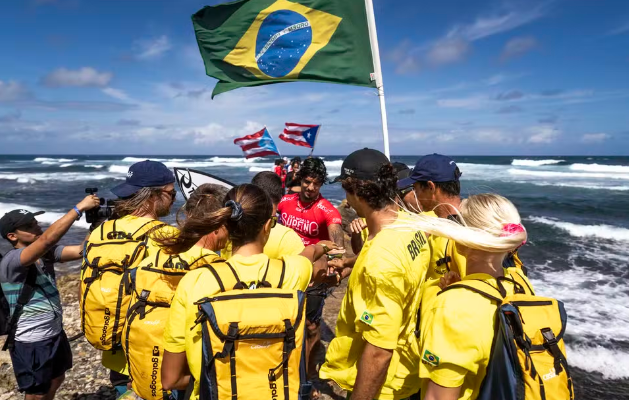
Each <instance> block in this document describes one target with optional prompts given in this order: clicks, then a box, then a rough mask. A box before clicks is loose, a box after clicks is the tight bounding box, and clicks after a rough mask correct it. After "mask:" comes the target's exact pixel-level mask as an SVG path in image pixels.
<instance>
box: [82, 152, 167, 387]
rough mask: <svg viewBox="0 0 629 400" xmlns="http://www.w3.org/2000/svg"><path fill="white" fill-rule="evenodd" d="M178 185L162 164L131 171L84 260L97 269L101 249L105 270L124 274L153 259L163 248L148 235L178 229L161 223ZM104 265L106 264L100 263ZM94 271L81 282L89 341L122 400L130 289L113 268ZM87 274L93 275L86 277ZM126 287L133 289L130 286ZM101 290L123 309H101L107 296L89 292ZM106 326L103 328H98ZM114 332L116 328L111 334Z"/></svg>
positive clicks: (138, 166) (142, 165)
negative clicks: (123, 340) (96, 251)
mask: <svg viewBox="0 0 629 400" xmlns="http://www.w3.org/2000/svg"><path fill="white" fill-rule="evenodd" d="M174 182H175V176H174V174H173V173H172V172H171V171H170V170H169V169H168V168H167V167H166V166H165V165H164V164H162V163H160V162H156V161H149V160H146V161H142V162H138V163H135V164H133V165H131V167H129V171H128V173H127V178H126V180H125V182H124V183H122V184H120V185H118V186H116V187H114V188H113V189H111V192H112V193H113V194H114V195H116V196H117V197H118V198H119V200H116V201H114V210H113V215H112V217H111V218H110V220H109V221H106V222H104V223H103V224H102V225H101V226H99V227H98V228H97V229H95V230H94V231H93V232H92V234H91V235H90V238H89V239H88V243H87V247H86V248H87V249H88V250H87V254H86V260H91V262H95V264H98V263H99V261H98V260H94V259H93V257H92V256H91V254H90V251H91V249H95V248H100V249H101V251H103V252H105V253H106V256H107V261H106V262H105V263H106V264H110V265H112V266H113V265H115V266H118V267H120V266H126V267H124V268H123V269H126V268H127V267H128V264H129V260H136V261H137V262H139V261H141V259H145V258H147V257H151V256H155V254H156V253H157V251H158V249H159V246H158V245H157V243H155V242H154V241H153V240H152V239H151V238H150V234H152V233H153V232H156V231H157V230H159V231H160V232H161V231H162V229H163V230H164V231H167V230H168V229H175V228H174V227H170V226H166V224H164V223H160V222H159V218H162V217H166V216H168V214H170V209H171V207H172V205H173V204H174V202H175V198H176V191H175V186H174ZM124 241H134V243H139V245H140V246H142V247H141V248H142V249H143V250H142V252H140V251H139V248H135V249H131V250H129V248H128V247H125V246H124V245H121V244H120V243H121V242H124ZM105 247H107V248H108V250H107V251H105V250H102V249H104V248H105ZM136 250H137V252H136ZM139 254H141V255H139ZM100 262H101V263H102V262H103V261H102V260H100ZM84 264H85V263H84ZM84 267H86V266H85V265H84ZM92 267H93V266H92V265H89V266H87V268H84V270H83V271H84V272H83V273H82V276H81V280H82V286H81V298H82V299H84V300H83V302H82V305H81V308H82V310H81V312H82V316H83V317H82V323H83V330H84V332H85V336H86V339H87V340H88V341H89V342H90V343H91V344H92V345H94V346H95V347H96V348H99V349H101V350H103V358H102V364H103V366H104V367H106V368H107V369H109V370H110V381H111V384H112V386H114V387H115V388H116V391H117V392H118V395H122V394H123V393H125V392H126V391H127V384H128V383H129V372H128V366H127V361H126V359H125V354H124V352H123V351H122V348H121V344H120V335H119V334H120V332H119V330H120V329H122V326H123V325H124V315H123V314H124V313H125V312H126V309H124V306H123V300H124V301H127V302H128V301H130V291H129V289H128V286H127V288H123V287H124V285H122V284H121V281H120V279H121V278H120V277H121V276H122V275H121V274H120V273H119V274H116V273H111V274H110V273H108V270H110V269H111V268H112V267H107V266H100V267H99V266H98V265H94V267H95V268H92ZM88 270H90V271H91V272H92V274H95V275H91V276H88V275H89V272H87V271H88ZM116 279H117V280H116ZM94 282H95V283H94ZM122 282H126V284H129V282H127V281H122ZM97 284H98V285H101V286H100V288H101V289H100V290H101V291H102V292H103V293H106V294H107V295H108V296H113V298H114V299H120V300H117V303H118V304H119V305H118V306H116V300H114V302H113V303H114V305H113V306H111V304H109V303H108V304H104V303H99V299H102V301H107V298H108V297H107V296H103V295H95V296H93V297H92V296H90V293H88V291H90V290H92V291H94V290H97ZM90 299H92V300H90ZM94 299H96V300H94ZM109 299H111V298H109ZM103 309H105V310H106V312H109V313H110V315H108V318H107V319H106V320H105V319H104V317H103V318H96V317H95V315H100V314H98V313H99V312H100V313H101V314H102V310H103ZM123 309H124V310H123ZM100 316H101V317H102V315H100ZM103 321H106V322H103ZM103 323H104V325H98V324H103ZM112 326H114V328H113V331H112ZM94 332H96V333H97V334H96V338H95V339H94V338H93V337H92V336H94ZM99 332H106V334H103V335H104V337H103V341H104V343H106V344H107V347H105V346H102V347H99V343H98V342H99V341H100V340H101V338H100V335H99V334H98V333H99Z"/></svg>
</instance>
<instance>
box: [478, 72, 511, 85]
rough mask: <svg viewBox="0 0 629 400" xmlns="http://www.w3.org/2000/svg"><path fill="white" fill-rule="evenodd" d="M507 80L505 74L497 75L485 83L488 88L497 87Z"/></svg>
mask: <svg viewBox="0 0 629 400" xmlns="http://www.w3.org/2000/svg"><path fill="white" fill-rule="evenodd" d="M506 80H507V76H506V75H505V74H496V75H493V76H490V77H489V78H487V79H485V80H484V81H483V82H484V83H485V84H486V85H487V86H496V85H500V84H501V83H502V82H504V81H506Z"/></svg>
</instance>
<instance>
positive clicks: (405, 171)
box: [392, 162, 413, 181]
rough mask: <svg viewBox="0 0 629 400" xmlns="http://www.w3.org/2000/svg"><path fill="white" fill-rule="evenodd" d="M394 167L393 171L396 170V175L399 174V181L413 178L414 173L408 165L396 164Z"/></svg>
mask: <svg viewBox="0 0 629 400" xmlns="http://www.w3.org/2000/svg"><path fill="white" fill-rule="evenodd" d="M392 165H393V169H394V170H395V173H396V174H397V179H398V181H399V180H401V179H405V178H408V177H409V176H411V173H412V172H413V170H412V169H410V168H409V167H408V165H406V164H404V163H401V162H394V163H392Z"/></svg>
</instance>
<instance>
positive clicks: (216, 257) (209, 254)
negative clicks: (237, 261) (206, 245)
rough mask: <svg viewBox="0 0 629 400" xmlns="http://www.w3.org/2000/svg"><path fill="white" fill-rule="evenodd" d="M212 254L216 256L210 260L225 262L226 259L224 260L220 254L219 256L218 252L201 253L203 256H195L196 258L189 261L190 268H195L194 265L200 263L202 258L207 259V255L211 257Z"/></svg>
mask: <svg viewBox="0 0 629 400" xmlns="http://www.w3.org/2000/svg"><path fill="white" fill-rule="evenodd" d="M212 255H213V256H214V259H213V260H212V261H210V262H224V261H225V260H223V259H222V258H220V256H219V255H218V254H216V253H208V254H203V255H201V256H199V257H197V258H195V259H194V260H192V261H190V262H189V263H188V266H189V268H190V269H193V268H192V267H193V266H194V265H195V264H196V263H198V262H199V261H201V260H203V259H205V257H209V256H212Z"/></svg>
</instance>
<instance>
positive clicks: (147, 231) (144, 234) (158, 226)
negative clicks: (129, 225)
mask: <svg viewBox="0 0 629 400" xmlns="http://www.w3.org/2000/svg"><path fill="white" fill-rule="evenodd" d="M149 224H155V225H154V226H152V227H151V228H149V229H147V230H146V231H143V229H144V228H145V227H146V226H147V225H149ZM165 225H167V224H166V223H164V222H159V221H156V220H153V221H149V222H147V223H145V224H144V225H142V226H141V227H140V228H139V229H138V230H137V231H135V232H134V233H133V234H132V235H131V237H133V238H134V239H135V240H144V239H146V238H147V237H148V236H149V235H150V234H151V233H153V232H155V231H156V230H157V229H159V228H161V227H162V226H165ZM140 232H142V234H141V235H139V236H137V237H136V235H137V234H138V233H140Z"/></svg>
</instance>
